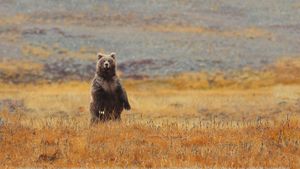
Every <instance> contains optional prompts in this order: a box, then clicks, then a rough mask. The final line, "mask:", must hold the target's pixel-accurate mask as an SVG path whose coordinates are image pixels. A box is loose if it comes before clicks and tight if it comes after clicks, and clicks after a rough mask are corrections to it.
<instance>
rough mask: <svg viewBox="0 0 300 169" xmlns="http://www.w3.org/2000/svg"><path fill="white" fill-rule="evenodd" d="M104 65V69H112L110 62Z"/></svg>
mask: <svg viewBox="0 0 300 169" xmlns="http://www.w3.org/2000/svg"><path fill="white" fill-rule="evenodd" d="M103 65H104V68H106V69H109V68H110V63H109V61H105V62H104V63H103Z"/></svg>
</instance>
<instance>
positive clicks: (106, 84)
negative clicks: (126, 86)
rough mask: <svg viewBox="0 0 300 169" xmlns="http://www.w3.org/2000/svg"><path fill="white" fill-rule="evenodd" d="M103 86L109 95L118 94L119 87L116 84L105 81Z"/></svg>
mask: <svg viewBox="0 0 300 169" xmlns="http://www.w3.org/2000/svg"><path fill="white" fill-rule="evenodd" d="M101 86H102V89H103V90H104V91H105V92H106V93H108V94H114V93H116V90H117V85H116V83H114V82H110V81H103V82H102V84H101Z"/></svg>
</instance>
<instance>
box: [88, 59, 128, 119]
mask: <svg viewBox="0 0 300 169" xmlns="http://www.w3.org/2000/svg"><path fill="white" fill-rule="evenodd" d="M97 57H98V61H97V66H96V73H95V77H94V79H93V81H92V87H91V95H92V96H91V103H90V112H91V124H94V123H97V122H99V121H107V120H120V119H121V113H122V111H123V108H125V109H126V110H130V109H131V107H130V104H129V102H128V98H127V94H126V91H125V89H124V88H123V87H122V85H121V83H120V80H119V78H118V76H117V74H116V54H115V53H111V54H110V55H105V54H102V53H98V54H97Z"/></svg>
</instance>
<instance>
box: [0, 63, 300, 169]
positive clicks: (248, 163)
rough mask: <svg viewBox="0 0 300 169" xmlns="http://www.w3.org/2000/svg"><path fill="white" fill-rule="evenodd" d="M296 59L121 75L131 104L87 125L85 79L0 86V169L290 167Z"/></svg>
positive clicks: (297, 135)
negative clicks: (3, 104)
mask: <svg viewBox="0 0 300 169" xmlns="http://www.w3.org/2000/svg"><path fill="white" fill-rule="evenodd" d="M299 65H300V64H299V62H298V61H297V60H289V59H287V60H284V61H280V62H278V63H276V64H274V65H273V66H270V68H268V69H266V70H264V71H253V70H248V69H245V70H243V71H240V72H232V73H230V74H226V75H225V74H223V73H214V74H208V73H185V74H180V75H176V76H171V77H160V78H154V79H142V80H129V79H127V80H124V81H123V83H124V85H125V87H126V88H127V90H128V95H129V99H130V102H131V104H132V107H133V109H132V110H131V111H129V112H123V114H122V122H108V123H104V124H99V125H97V126H90V125H89V111H88V104H89V98H90V96H89V87H90V84H89V82H78V81H73V82H60V83H46V82H39V83H33V84H8V83H6V84H5V83H3V84H1V88H0V93H1V94H0V99H2V100H3V99H12V100H22V101H23V102H24V106H23V107H16V108H15V109H14V112H10V110H9V107H8V108H3V109H2V112H1V118H2V121H3V124H2V125H1V127H0V139H1V142H0V148H1V150H3V151H2V152H1V153H0V162H1V163H0V165H1V166H2V167H6V168H11V167H21V166H22V167H50V168H51V167H52V168H55V167H91V168H92V167H117V166H118V167H196V166H205V167H235V168H236V167H290V168H299V167H300V164H299V159H300V157H299V154H300V150H299V148H300V130H299V127H300V124H299V119H300V116H299V114H300V108H299V107H300V92H299V91H300V85H299V84H300V83H299V77H300V76H299V72H300V71H299Z"/></svg>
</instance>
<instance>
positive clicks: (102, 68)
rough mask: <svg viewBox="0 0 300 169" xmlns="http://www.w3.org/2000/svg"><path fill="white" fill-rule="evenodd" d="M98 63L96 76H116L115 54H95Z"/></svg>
mask: <svg viewBox="0 0 300 169" xmlns="http://www.w3.org/2000/svg"><path fill="white" fill-rule="evenodd" d="M97 57H98V61H97V67H96V73H97V75H99V76H101V77H103V78H111V77H113V76H115V75H116V54H115V53H111V54H109V55H106V54H103V53H97Z"/></svg>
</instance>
